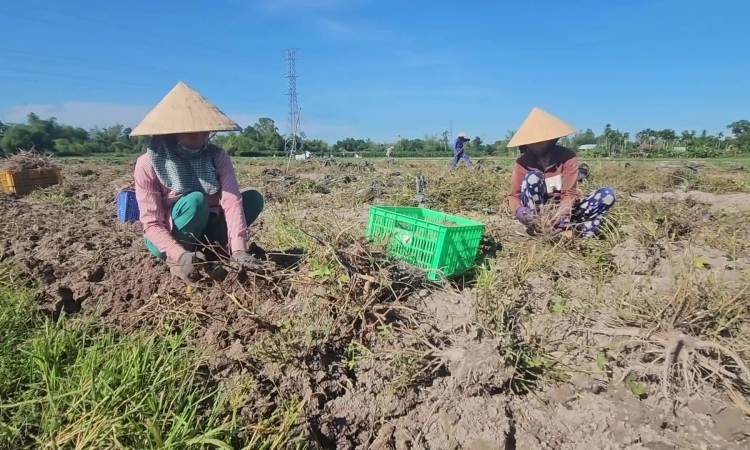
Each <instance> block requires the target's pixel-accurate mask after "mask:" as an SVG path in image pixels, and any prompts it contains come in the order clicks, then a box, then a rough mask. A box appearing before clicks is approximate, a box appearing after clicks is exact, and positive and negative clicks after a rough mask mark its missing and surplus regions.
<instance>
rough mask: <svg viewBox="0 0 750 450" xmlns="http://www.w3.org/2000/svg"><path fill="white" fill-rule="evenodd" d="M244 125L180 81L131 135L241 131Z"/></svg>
mask: <svg viewBox="0 0 750 450" xmlns="http://www.w3.org/2000/svg"><path fill="white" fill-rule="evenodd" d="M241 130H242V127H240V126H239V125H237V122H235V121H234V120H232V119H230V118H229V117H228V116H227V115H226V114H224V113H223V112H221V110H219V108H217V107H216V106H214V104H213V103H211V102H209V101H208V100H206V98H205V97H203V96H202V95H201V94H199V93H198V92H197V91H196V90H195V89H193V88H191V87H190V86H188V85H187V84H185V83H184V82H182V81H180V82H179V83H177V85H176V86H175V87H174V88H172V90H171V91H169V93H168V94H167V95H165V96H164V98H163V99H162V100H161V101H160V102H159V103H158V104H157V105H156V106H155V107H154V109H152V110H151V112H149V113H148V114H146V117H145V118H144V119H143V120H142V121H141V123H139V124H138V126H137V127H135V128H134V129H133V131H132V132H131V133H130V135H131V136H154V135H161V134H172V133H199V132H205V131H241Z"/></svg>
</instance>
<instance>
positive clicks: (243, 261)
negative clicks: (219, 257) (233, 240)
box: [231, 250, 263, 269]
mask: <svg viewBox="0 0 750 450" xmlns="http://www.w3.org/2000/svg"><path fill="white" fill-rule="evenodd" d="M231 260H232V261H234V262H235V263H237V264H239V265H240V266H241V267H244V268H246V269H258V268H260V267H262V266H263V264H262V262H261V261H260V260H259V259H258V258H257V257H256V256H255V255H253V254H251V253H248V252H247V251H246V250H236V251H234V252H232V257H231Z"/></svg>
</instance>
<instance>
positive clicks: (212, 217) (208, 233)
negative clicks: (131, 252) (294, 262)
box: [144, 190, 264, 260]
mask: <svg viewBox="0 0 750 450" xmlns="http://www.w3.org/2000/svg"><path fill="white" fill-rule="evenodd" d="M263 206H264V203H263V196H262V195H261V193H260V192H258V191H254V190H248V191H245V192H243V193H242V209H243V210H244V212H245V222H247V226H250V224H251V223H253V222H255V219H257V218H258V216H259V215H260V213H261V212H262V211H263ZM171 214H172V221H173V222H174V226H173V227H172V236H174V238H175V239H177V242H180V243H183V244H201V243H203V244H205V243H210V244H218V245H220V246H221V247H222V248H226V247H227V245H228V243H229V235H228V232H227V220H226V217H224V212H222V213H221V214H214V213H211V212H209V210H208V199H207V198H206V195H205V194H202V193H200V192H191V193H189V194H186V195H183V196H182V197H180V199H179V200H177V202H176V203H175V204H174V205H173V206H172V211H171ZM197 236H205V238H204V239H205V240H204V239H201V242H196V239H195V237H197ZM144 241H145V243H146V247H148V249H149V250H150V251H151V253H153V254H154V256H156V257H157V258H160V259H162V260H166V259H167V255H166V254H165V253H164V252H160V251H159V249H158V248H156V246H155V245H154V244H152V243H151V241H149V240H148V239H145V238H144Z"/></svg>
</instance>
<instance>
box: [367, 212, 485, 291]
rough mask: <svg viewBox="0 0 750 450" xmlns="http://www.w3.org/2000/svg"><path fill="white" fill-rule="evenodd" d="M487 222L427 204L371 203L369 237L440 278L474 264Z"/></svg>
mask: <svg viewBox="0 0 750 450" xmlns="http://www.w3.org/2000/svg"><path fill="white" fill-rule="evenodd" d="M483 233H484V224H483V223H481V222H476V221H474V220H469V219H464V218H463V217H457V216H452V215H449V214H445V213H441V212H437V211H432V210H430V209H426V208H412V207H400V206H371V207H370V219H369V221H368V223H367V237H368V238H370V239H372V240H374V241H376V242H379V243H382V244H385V245H386V246H387V247H388V253H389V254H390V255H391V256H392V257H394V258H398V259H401V260H403V261H406V262H407V263H409V264H413V265H415V266H417V267H420V268H422V269H426V270H427V271H428V272H427V278H428V279H430V280H433V281H434V280H440V279H441V278H448V277H451V276H454V275H459V274H461V273H463V272H466V271H467V270H468V269H470V268H471V267H472V266H473V265H474V261H475V260H476V257H477V253H478V252H479V243H480V242H481V240H482V234H483Z"/></svg>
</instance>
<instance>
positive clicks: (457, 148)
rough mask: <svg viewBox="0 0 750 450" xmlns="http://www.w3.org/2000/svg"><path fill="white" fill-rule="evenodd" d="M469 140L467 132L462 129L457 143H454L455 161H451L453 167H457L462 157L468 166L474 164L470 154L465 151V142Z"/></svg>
mask: <svg viewBox="0 0 750 450" xmlns="http://www.w3.org/2000/svg"><path fill="white" fill-rule="evenodd" d="M467 142H469V139H468V138H467V137H466V132H465V131H462V132H460V133H458V137H457V138H456V143H455V144H454V145H453V161H451V169H455V168H456V166H457V165H458V163H459V160H461V159H463V160H464V161H466V165H467V166H468V167H471V166H472V164H471V158H469V155H467V154H466V152H465V151H464V144H466V143H467Z"/></svg>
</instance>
